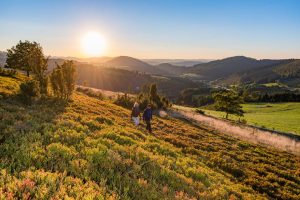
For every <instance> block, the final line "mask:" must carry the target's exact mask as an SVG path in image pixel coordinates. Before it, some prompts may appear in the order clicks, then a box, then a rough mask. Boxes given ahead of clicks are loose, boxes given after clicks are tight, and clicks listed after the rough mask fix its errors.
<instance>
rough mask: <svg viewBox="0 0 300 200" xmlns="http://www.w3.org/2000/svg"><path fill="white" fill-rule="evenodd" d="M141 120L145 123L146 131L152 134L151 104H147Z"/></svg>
mask: <svg viewBox="0 0 300 200" xmlns="http://www.w3.org/2000/svg"><path fill="white" fill-rule="evenodd" d="M143 120H144V121H145V122H146V125H147V126H146V129H147V130H148V131H149V133H151V132H152V129H151V120H152V109H151V104H148V106H147V108H146V109H145V110H144V113H143Z"/></svg>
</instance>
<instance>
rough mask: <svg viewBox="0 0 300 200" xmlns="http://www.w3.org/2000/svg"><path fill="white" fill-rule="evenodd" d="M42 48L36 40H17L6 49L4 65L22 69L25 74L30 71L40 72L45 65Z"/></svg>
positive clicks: (43, 69) (45, 67)
mask: <svg viewBox="0 0 300 200" xmlns="http://www.w3.org/2000/svg"><path fill="white" fill-rule="evenodd" d="M46 61H47V59H45V57H44V54H43V49H42V47H41V46H40V44H38V43H37V42H29V41H27V40H26V41H25V42H22V41H19V43H18V44H17V45H16V46H13V47H12V48H11V49H8V50H7V59H6V67H9V68H13V69H20V70H24V71H26V73H27V76H29V75H30V72H32V71H33V72H34V73H38V74H41V72H44V71H46V69H47V65H46V63H45V62H46Z"/></svg>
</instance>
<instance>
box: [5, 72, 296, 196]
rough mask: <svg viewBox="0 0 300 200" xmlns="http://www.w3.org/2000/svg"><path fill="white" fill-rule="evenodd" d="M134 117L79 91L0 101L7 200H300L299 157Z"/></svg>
mask: <svg viewBox="0 0 300 200" xmlns="http://www.w3.org/2000/svg"><path fill="white" fill-rule="evenodd" d="M6 79H10V78H7V77H6ZM6 81H10V80H6ZM17 90H18V87H17V86H16V87H15V88H14V92H13V93H17ZM129 117H130V111H129V110H126V109H124V108H122V107H119V106H117V105H114V104H113V103H112V102H111V101H109V100H99V99H96V98H92V97H89V96H86V95H84V94H82V93H79V92H76V93H75V94H74V95H73V97H72V100H71V101H69V102H64V101H60V100H56V99H52V98H49V99H45V100H43V101H38V102H35V103H34V104H33V105H31V106H24V105H23V104H21V103H20V102H18V101H17V100H16V99H15V98H14V95H8V96H7V98H3V99H1V100H0V119H1V121H0V130H1V132H0V157H1V160H0V170H1V173H0V199H7V198H10V197H11V198H20V197H25V198H38V199H49V198H55V199H61V198H74V199H266V198H277V199H299V197H300V158H299V157H297V156H294V155H292V154H289V153H286V152H279V151H277V150H275V149H267V148H264V147H261V146H258V145H252V144H249V143H246V142H243V141H240V140H237V139H234V138H231V137H229V136H225V135H222V134H219V133H215V132H213V131H212V130H208V129H204V128H199V127H195V126H193V125H192V124H190V123H188V122H185V121H181V120H177V119H171V118H170V119H168V118H167V119H161V118H158V117H154V121H153V132H154V134H151V135H150V134H148V133H147V132H146V131H145V130H144V128H145V127H144V125H142V126H141V127H139V128H136V127H135V126H134V125H133V124H132V122H131V121H130V119H129Z"/></svg>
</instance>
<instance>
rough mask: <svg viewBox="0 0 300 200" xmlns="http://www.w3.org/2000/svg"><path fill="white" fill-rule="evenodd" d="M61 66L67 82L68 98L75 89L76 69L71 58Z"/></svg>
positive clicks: (66, 92) (66, 93)
mask: <svg viewBox="0 0 300 200" xmlns="http://www.w3.org/2000/svg"><path fill="white" fill-rule="evenodd" d="M61 67H62V74H63V78H64V83H65V95H66V98H67V99H68V98H69V97H70V96H71V94H72V93H73V91H74V89H75V79H76V75H75V73H76V69H75V66H74V63H73V61H71V60H68V61H65V62H64V63H63V64H62V66H61Z"/></svg>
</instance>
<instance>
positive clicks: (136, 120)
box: [131, 102, 141, 126]
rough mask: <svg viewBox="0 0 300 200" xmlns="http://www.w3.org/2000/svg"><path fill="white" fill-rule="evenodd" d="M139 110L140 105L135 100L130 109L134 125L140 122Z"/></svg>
mask: <svg viewBox="0 0 300 200" xmlns="http://www.w3.org/2000/svg"><path fill="white" fill-rule="evenodd" d="M140 114H141V111H140V107H139V104H138V103H137V102H135V103H134V105H133V107H132V110H131V119H132V120H133V122H134V124H135V125H136V126H138V125H139V124H140V119H139V118H140V116H141V115H140Z"/></svg>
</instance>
